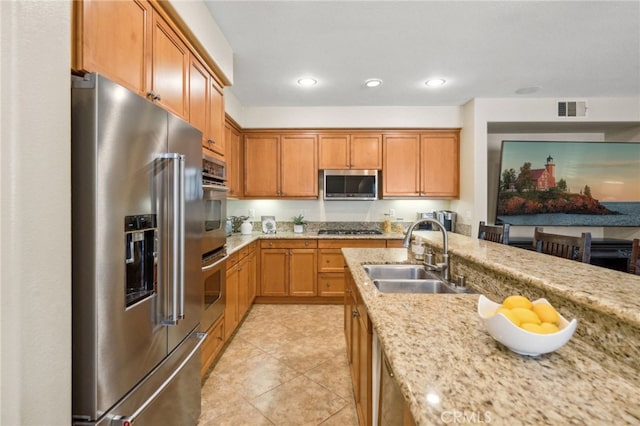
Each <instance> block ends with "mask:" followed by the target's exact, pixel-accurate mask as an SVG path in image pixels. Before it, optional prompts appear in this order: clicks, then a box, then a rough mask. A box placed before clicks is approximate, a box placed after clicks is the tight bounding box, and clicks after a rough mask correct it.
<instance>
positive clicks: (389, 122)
mask: <svg viewBox="0 0 640 426" xmlns="http://www.w3.org/2000/svg"><path fill="white" fill-rule="evenodd" d="M461 112H462V109H461V108H460V107H374V106H364V107H363V106H354V107H260V108H259V107H253V108H246V107H245V108H243V109H242V110H241V111H240V114H241V115H240V116H238V117H236V116H233V118H234V119H235V120H236V121H237V122H238V124H240V125H241V126H242V127H243V128H247V129H252V128H304V127H306V128H330V127H338V128H340V127H350V128H392V127H398V128H411V127H435V128H457V127H460V126H461V124H462V115H461Z"/></svg>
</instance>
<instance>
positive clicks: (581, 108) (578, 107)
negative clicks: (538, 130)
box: [558, 101, 587, 117]
mask: <svg viewBox="0 0 640 426" xmlns="http://www.w3.org/2000/svg"><path fill="white" fill-rule="evenodd" d="M586 116H587V103H586V102H585V101H558V117H586Z"/></svg>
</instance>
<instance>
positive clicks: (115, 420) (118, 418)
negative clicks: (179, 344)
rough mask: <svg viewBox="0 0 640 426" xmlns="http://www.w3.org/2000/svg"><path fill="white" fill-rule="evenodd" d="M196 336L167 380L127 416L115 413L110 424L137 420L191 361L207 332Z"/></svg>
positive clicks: (128, 425) (129, 423)
mask: <svg viewBox="0 0 640 426" xmlns="http://www.w3.org/2000/svg"><path fill="white" fill-rule="evenodd" d="M195 335H196V337H197V338H198V343H197V344H196V346H195V347H194V348H193V349H192V350H191V352H189V355H187V356H186V357H185V358H184V360H182V362H181V363H180V365H179V366H178V367H177V368H176V369H175V370H174V371H173V372H172V373H171V375H170V376H169V377H167V380H165V381H164V382H163V383H162V384H161V385H160V386H158V388H157V389H156V390H155V391H154V392H153V393H152V394H151V395H150V396H149V398H147V400H146V401H144V402H143V403H142V404H141V405H140V406H139V407H138V408H137V409H136V410H135V411H134V412H133V414H131V415H129V416H119V415H116V416H114V417H113V418H112V419H111V426H132V425H133V424H134V423H135V421H136V420H137V418H138V416H140V414H142V413H143V412H144V410H146V409H147V407H149V405H151V404H152V403H153V401H155V399H156V398H157V397H158V396H159V395H160V394H161V393H162V392H164V390H165V389H166V387H167V386H169V385H170V384H171V382H172V381H173V379H174V378H175V377H176V376H177V375H178V374H180V371H182V369H183V368H184V366H185V365H187V363H188V362H189V361H191V358H193V356H194V355H195V354H196V352H198V350H199V349H200V346H201V345H202V343H203V342H204V340H205V338H206V337H207V333H195Z"/></svg>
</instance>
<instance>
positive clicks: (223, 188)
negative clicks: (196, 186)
mask: <svg viewBox="0 0 640 426" xmlns="http://www.w3.org/2000/svg"><path fill="white" fill-rule="evenodd" d="M202 189H211V190H214V191H224V192H228V191H229V188H227V187H226V186H224V185H215V184H211V183H208V184H206V185H202Z"/></svg>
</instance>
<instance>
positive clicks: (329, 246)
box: [318, 239, 387, 297]
mask: <svg viewBox="0 0 640 426" xmlns="http://www.w3.org/2000/svg"><path fill="white" fill-rule="evenodd" d="M386 246H387V244H386V242H385V240H365V239H360V240H348V239H342V240H341V239H335V240H318V295H319V296H326V297H341V296H342V295H343V294H344V289H345V282H344V279H345V278H344V274H345V272H344V267H345V263H344V256H342V250H341V249H342V248H347V247H353V248H384V247H386Z"/></svg>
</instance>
